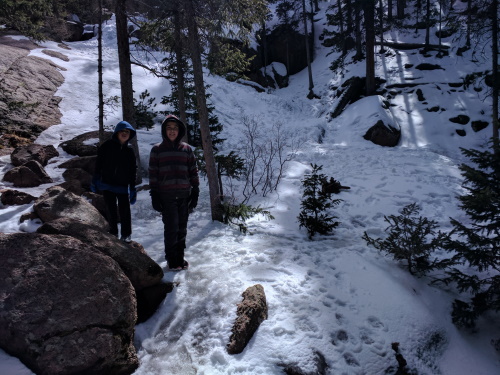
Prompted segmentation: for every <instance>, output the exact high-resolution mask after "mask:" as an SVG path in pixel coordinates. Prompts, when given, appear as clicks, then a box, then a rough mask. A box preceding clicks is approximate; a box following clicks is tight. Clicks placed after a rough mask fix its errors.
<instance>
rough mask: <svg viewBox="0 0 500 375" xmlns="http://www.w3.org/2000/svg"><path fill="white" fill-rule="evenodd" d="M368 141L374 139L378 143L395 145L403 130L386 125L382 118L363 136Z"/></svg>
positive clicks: (389, 145) (388, 145)
mask: <svg viewBox="0 0 500 375" xmlns="http://www.w3.org/2000/svg"><path fill="white" fill-rule="evenodd" d="M363 138H364V139H366V140H367V141H372V142H373V143H375V144H376V145H380V146H386V147H395V146H397V145H398V143H399V139H400V138H401V130H398V129H395V128H393V127H392V126H388V125H385V124H384V123H383V122H382V120H379V121H377V123H376V124H375V125H373V126H372V127H371V128H370V129H368V131H367V132H366V134H365V135H364V136H363Z"/></svg>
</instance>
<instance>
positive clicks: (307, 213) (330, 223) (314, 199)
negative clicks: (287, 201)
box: [297, 164, 342, 239]
mask: <svg viewBox="0 0 500 375" xmlns="http://www.w3.org/2000/svg"><path fill="white" fill-rule="evenodd" d="M311 167H312V172H311V173H309V174H306V177H305V178H304V179H303V180H302V186H303V187H304V192H303V195H302V202H301V204H300V206H301V207H302V211H301V212H300V214H299V216H298V217H297V218H298V221H299V224H300V225H299V227H300V228H302V227H305V228H306V229H307V233H308V234H309V239H312V237H313V236H314V235H315V234H316V233H318V234H323V235H324V234H330V233H331V232H332V231H333V229H334V228H335V227H337V226H338V225H339V223H338V222H337V221H335V219H336V218H337V217H336V216H331V215H330V214H329V212H328V210H329V209H331V208H332V207H333V206H336V205H338V204H339V203H340V202H341V201H342V200H341V199H331V194H330V193H327V192H324V191H323V190H324V189H322V186H323V185H324V184H325V183H326V182H327V177H326V176H325V175H324V174H322V173H320V171H321V170H322V169H323V166H318V165H316V164H311Z"/></svg>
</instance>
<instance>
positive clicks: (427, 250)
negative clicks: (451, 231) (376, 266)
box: [363, 203, 449, 275]
mask: <svg viewBox="0 0 500 375" xmlns="http://www.w3.org/2000/svg"><path fill="white" fill-rule="evenodd" d="M420 210H421V208H420V206H419V205H417V204H416V203H412V204H409V205H407V206H405V207H403V209H402V210H401V215H398V216H396V215H390V216H384V219H385V221H386V222H387V223H389V226H388V227H387V228H386V229H385V231H386V232H388V233H389V235H388V236H387V238H385V239H381V238H372V237H370V236H369V235H368V234H367V233H366V232H365V233H364V235H363V239H364V240H365V241H366V243H367V244H368V245H372V246H373V247H375V248H376V249H377V250H380V251H383V252H386V253H389V254H391V255H392V256H393V257H394V259H395V260H405V261H406V262H407V266H408V271H409V272H410V273H411V274H412V275H414V274H418V275H425V274H426V273H427V272H429V271H431V270H433V269H436V268H444V267H445V266H447V265H448V264H449V263H448V261H447V260H438V259H434V260H433V261H431V260H430V257H431V254H432V253H433V252H434V251H436V250H438V249H440V248H442V247H443V246H444V244H445V243H446V240H447V238H448V235H447V234H445V233H442V232H440V231H438V232H436V228H437V227H438V225H437V222H436V221H434V220H429V219H428V218H426V217H422V216H418V214H419V213H420Z"/></svg>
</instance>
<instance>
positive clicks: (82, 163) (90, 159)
mask: <svg viewBox="0 0 500 375" xmlns="http://www.w3.org/2000/svg"><path fill="white" fill-rule="evenodd" d="M96 160H97V156H96V155H93V156H77V157H75V158H72V159H69V160H68V161H65V162H64V163H62V164H59V166H58V167H59V168H66V169H70V168H81V169H83V170H85V171H87V172H88V173H90V174H94V171H95V162H96Z"/></svg>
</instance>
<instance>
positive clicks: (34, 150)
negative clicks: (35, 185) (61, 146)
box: [10, 143, 59, 167]
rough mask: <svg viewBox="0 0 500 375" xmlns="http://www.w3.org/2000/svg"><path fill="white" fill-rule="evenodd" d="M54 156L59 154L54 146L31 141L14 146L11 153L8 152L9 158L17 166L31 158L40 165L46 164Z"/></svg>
mask: <svg viewBox="0 0 500 375" xmlns="http://www.w3.org/2000/svg"><path fill="white" fill-rule="evenodd" d="M56 156H59V153H58V152H57V150H56V149H55V148H54V146H42V145H39V144H36V143H32V144H30V145H28V146H20V147H16V149H15V150H14V151H13V152H12V154H10V160H11V162H12V164H13V165H14V166H15V167H19V166H20V165H23V164H25V163H27V162H28V161H31V160H35V161H37V162H39V163H40V164H41V165H43V166H46V165H47V162H48V161H49V160H50V159H51V158H54V157H56Z"/></svg>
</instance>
